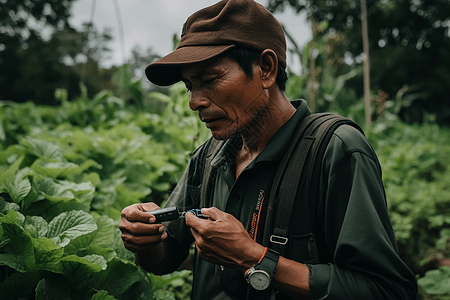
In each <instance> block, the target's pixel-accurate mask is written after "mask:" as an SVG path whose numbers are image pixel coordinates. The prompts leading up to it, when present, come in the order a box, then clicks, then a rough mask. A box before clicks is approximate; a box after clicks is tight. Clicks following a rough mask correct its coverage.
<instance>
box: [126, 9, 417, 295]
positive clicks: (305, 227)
mask: <svg viewBox="0 0 450 300" xmlns="http://www.w3.org/2000/svg"><path fill="white" fill-rule="evenodd" d="M285 68H286V42H285V37H284V33H283V30H282V27H281V26H280V24H279V23H278V21H277V20H276V19H275V18H274V17H273V16H272V14H271V13H269V12H268V11H267V10H266V9H265V8H264V7H263V6H261V5H259V4H257V3H255V2H254V1H252V0H229V1H221V2H219V3H217V4H215V5H212V6H210V7H207V8H205V9H203V10H200V11H198V12H196V13H195V14H193V15H192V16H191V17H189V19H188V20H187V21H186V23H185V24H184V26H183V30H182V38H181V42H180V44H179V46H178V48H177V49H176V50H175V51H174V52H172V53H170V54H169V55H167V56H165V57H163V58H161V59H160V60H158V61H156V62H154V63H152V64H150V65H149V66H148V67H147V68H146V75H147V77H148V79H149V80H150V81H151V82H153V83H154V84H157V85H161V86H168V85H171V84H173V83H176V82H178V81H180V80H181V81H183V82H184V83H185V85H186V88H187V89H188V90H189V91H190V93H191V95H190V101H189V106H190V108H191V109H192V110H194V111H198V115H199V118H200V119H201V120H202V121H203V122H204V123H205V126H206V127H207V128H209V129H210V130H211V133H212V136H213V139H211V140H209V141H208V142H206V143H205V144H204V145H202V146H201V147H200V148H199V149H197V150H196V152H195V153H194V155H193V156H192V159H191V161H190V163H189V165H188V167H187V169H186V172H185V174H184V176H183V177H182V179H181V180H180V182H179V184H178V185H177V187H176V189H175V191H174V192H173V193H172V194H171V196H170V198H169V200H168V202H167V204H166V207H172V206H176V207H178V208H179V209H180V210H190V209H192V208H202V209H201V214H200V217H199V216H197V215H194V213H192V212H188V213H186V215H185V218H179V219H176V220H173V221H170V222H167V223H166V222H164V223H163V224H161V223H158V222H156V219H155V217H154V216H153V215H152V214H151V211H153V210H156V209H159V206H158V205H156V204H155V203H141V204H135V205H132V206H129V207H127V208H125V209H124V210H123V211H122V220H121V223H120V229H121V231H122V239H123V242H124V245H125V247H126V248H127V249H128V250H130V251H132V252H134V253H135V255H136V260H137V263H138V264H139V265H141V266H142V267H144V268H145V269H146V270H148V271H150V272H153V273H155V274H165V273H169V272H172V271H175V270H177V268H179V267H180V265H181V264H182V263H183V261H184V260H185V259H186V258H187V257H188V254H189V249H190V246H191V245H192V244H193V243H195V255H194V269H193V272H194V281H193V289H192V299H358V300H360V299H364V300H368V299H374V300H375V299H376V300H380V299H404V300H407V299H408V300H411V299H416V296H417V286H416V283H415V279H414V276H413V274H412V273H411V272H410V270H409V269H408V267H407V266H406V265H405V264H404V263H403V261H402V260H401V259H400V257H399V255H398V251H397V246H396V241H395V237H394V233H393V230H392V227H391V224H390V221H389V217H388V212H387V208H386V199H385V194H384V188H383V185H382V181H381V169H380V167H379V163H378V160H377V157H376V155H375V153H374V152H373V150H372V148H371V146H370V145H369V143H368V141H367V140H366V139H365V137H364V135H363V134H362V133H361V132H360V131H358V130H357V129H356V128H354V127H353V126H350V125H342V126H339V127H338V128H337V129H335V130H334V132H333V134H332V136H331V138H330V139H329V141H328V143H327V145H326V149H325V150H324V153H323V155H322V157H321V159H322V160H321V163H320V164H319V165H318V167H317V169H316V168H315V169H314V172H313V176H314V177H313V178H316V179H315V183H316V184H317V187H318V190H319V192H318V193H317V194H316V196H315V198H314V199H311V201H306V200H304V199H300V198H302V197H296V198H294V199H295V201H296V203H297V204H298V205H294V209H292V210H289V211H288V212H287V213H286V214H285V216H286V217H290V225H289V233H288V235H287V236H282V235H281V236H280V235H276V234H272V235H270V234H269V236H270V241H268V242H267V243H266V242H265V241H264V235H265V234H266V236H267V227H268V226H266V225H267V224H271V223H270V222H271V217H270V216H273V215H274V214H273V213H272V211H277V207H278V206H279V209H281V208H282V206H283V205H284V204H283V205H282V204H281V202H280V203H278V202H277V201H275V202H274V203H275V204H273V203H272V202H270V201H269V199H270V195H272V192H273V191H274V190H275V191H277V190H278V186H275V187H272V184H273V183H274V182H276V177H277V176H276V174H277V170H278V168H279V166H280V164H281V162H282V161H283V158H284V154H285V153H286V151H287V149H288V148H289V145H290V142H291V140H292V139H293V136H294V135H295V134H296V132H297V131H298V130H300V129H299V126H300V125H299V124H301V123H302V121H303V120H304V119H305V118H306V117H307V116H308V115H310V111H309V110H308V108H307V105H306V102H304V101H292V102H291V101H289V99H287V97H286V96H285V94H284V92H283V91H284V89H285V84H286V80H287V76H286V72H285ZM218 140H219V141H222V142H218ZM213 147H218V149H216V151H213V150H214V149H212V148H213ZM293 164H294V162H292V161H288V164H287V165H293ZM205 174H206V175H205ZM204 175H205V176H204ZM205 178H206V180H205ZM302 178H303V177H302ZM282 182H284V179H283V180H281V181H280V184H282ZM301 182H302V180H299V181H298V182H296V183H295V184H294V186H297V185H298V186H300V185H301ZM282 192H283V191H278V192H277V193H275V199H278V198H277V197H278V195H279V194H281V193H282ZM308 195H309V194H308ZM300 201H301V202H300ZM271 203H272V204H271ZM305 203H310V209H308V208H305V207H304V206H303V205H304V204H305ZM311 203H312V205H311ZM148 211H150V213H148ZM275 215H276V214H275ZM309 219H310V220H309ZM302 222H303V223H302ZM269 229H270V228H269ZM304 232H306V233H308V234H304ZM309 232H310V233H309Z"/></svg>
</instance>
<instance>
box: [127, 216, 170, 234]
mask: <svg viewBox="0 0 450 300" xmlns="http://www.w3.org/2000/svg"><path fill="white" fill-rule="evenodd" d="M119 229H120V231H121V232H123V233H129V234H132V235H136V236H138V235H159V234H161V233H163V232H164V230H165V228H164V225H162V224H148V223H143V222H130V221H128V220H127V219H122V220H121V221H120V224H119Z"/></svg>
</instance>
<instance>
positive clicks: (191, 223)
mask: <svg viewBox="0 0 450 300" xmlns="http://www.w3.org/2000/svg"><path fill="white" fill-rule="evenodd" d="M184 218H185V221H186V225H187V226H188V227H191V228H196V227H198V226H199V224H200V223H199V222H201V221H205V220H204V219H200V218H199V217H197V216H196V215H194V214H193V213H191V212H187V213H186V215H185V216H184Z"/></svg>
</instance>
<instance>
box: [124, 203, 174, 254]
mask: <svg viewBox="0 0 450 300" xmlns="http://www.w3.org/2000/svg"><path fill="white" fill-rule="evenodd" d="M159 208H160V207H159V206H158V205H157V204H155V203H153V202H149V203H140V204H133V205H131V206H128V207H126V208H124V209H123V210H122V213H121V220H120V224H119V229H120V231H121V232H122V235H121V237H122V240H123V244H124V246H125V248H126V249H128V250H129V251H131V252H134V253H137V252H144V251H147V250H150V249H151V248H153V247H155V246H156V245H158V244H160V243H161V242H162V241H163V240H165V239H166V238H167V233H166V232H165V231H164V225H162V224H155V221H156V218H155V217H154V216H153V215H152V214H149V213H148V211H151V210H155V209H159Z"/></svg>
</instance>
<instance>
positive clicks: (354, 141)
mask: <svg viewBox="0 0 450 300" xmlns="http://www.w3.org/2000/svg"><path fill="white" fill-rule="evenodd" d="M330 151H333V152H334V151H339V152H340V153H342V154H343V155H349V154H352V153H355V152H357V153H361V154H364V155H366V156H368V157H369V158H376V154H375V151H374V150H373V148H372V146H371V145H370V142H369V141H368V140H367V138H366V137H365V136H364V134H362V133H361V132H360V131H359V130H358V129H356V128H355V127H353V126H351V125H342V126H339V127H338V128H337V129H336V130H335V131H334V133H333V135H332V137H331V139H330V142H329V143H328V146H327V152H330Z"/></svg>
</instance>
